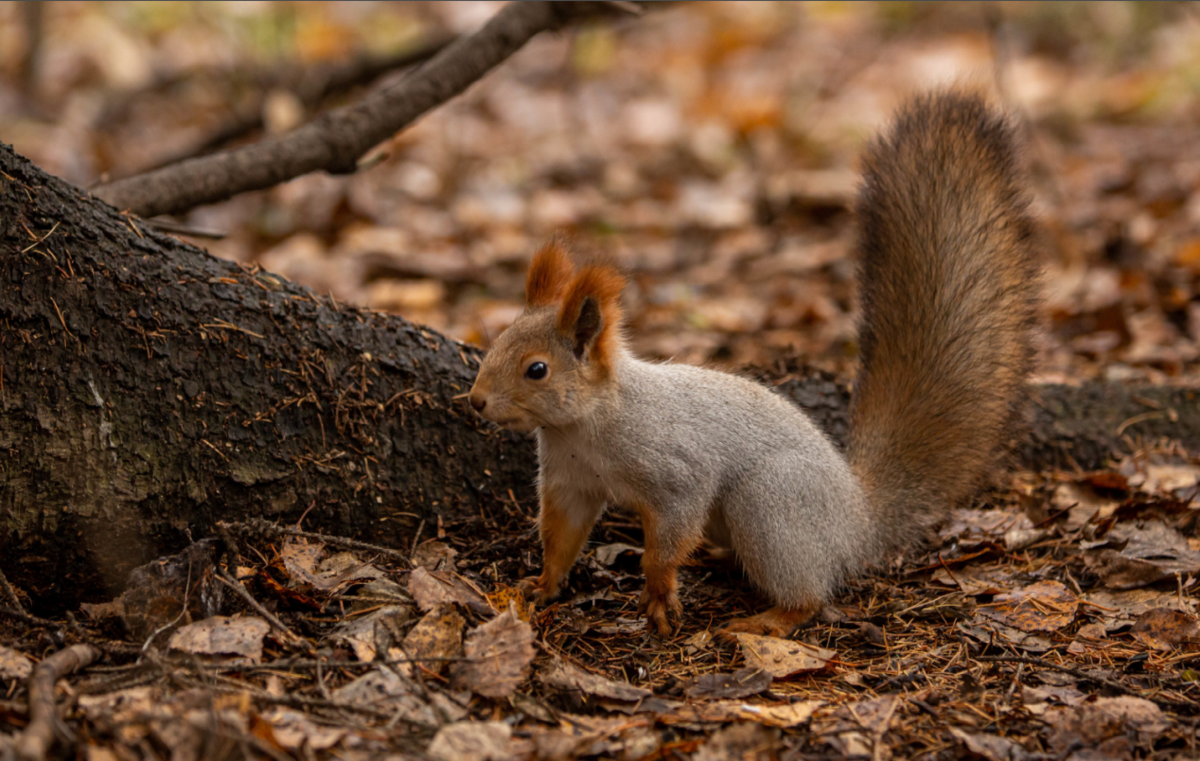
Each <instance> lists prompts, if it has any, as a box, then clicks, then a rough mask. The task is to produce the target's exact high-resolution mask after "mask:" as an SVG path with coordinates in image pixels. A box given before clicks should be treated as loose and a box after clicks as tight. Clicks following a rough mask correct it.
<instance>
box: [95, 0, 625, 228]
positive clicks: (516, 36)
mask: <svg viewBox="0 0 1200 761" xmlns="http://www.w3.org/2000/svg"><path fill="white" fill-rule="evenodd" d="M623 7H624V5H623V4H620V3H604V2H582V3H567V2H545V1H544V0H533V1H531V2H522V3H511V4H509V5H506V6H505V7H503V8H502V9H501V10H500V11H499V12H498V13H497V14H496V15H495V16H494V17H493V18H492V19H491V20H490V21H488V23H487V24H486V25H485V26H484V27H483V28H482V29H480V30H479V31H478V32H476V33H475V34H473V35H470V36H469V37H460V38H459V39H457V40H456V41H455V42H454V43H452V44H451V45H449V46H447V47H446V48H445V49H444V50H442V51H441V52H439V53H438V54H437V55H435V56H434V57H433V58H432V59H430V60H429V61H428V62H426V63H425V64H424V65H423V66H421V67H420V68H419V69H417V70H416V71H415V72H413V73H412V74H411V75H410V76H408V77H406V78H405V79H404V80H403V81H401V82H399V83H397V84H395V85H392V86H389V87H385V88H382V89H377V90H375V91H373V92H371V93H369V94H368V95H367V96H366V97H364V98H363V99H362V100H360V101H358V102H356V103H353V104H351V105H348V106H344V107H342V108H338V109H334V110H332V111H329V112H326V113H324V114H322V115H321V116H319V117H318V118H316V119H314V120H313V121H311V122H309V123H308V124H305V125H304V126H302V127H299V128H297V129H295V130H292V131H291V132H289V133H287V134H285V135H280V136H278V137H273V138H268V139H266V140H262V141H260V142H258V143H255V144H253V145H249V146H246V147H244V148H237V149H234V150H230V151H225V152H222V153H216V154H213V155H211V156H204V157H202V158H195V159H189V160H187V161H183V162H181V163H179V164H174V165H172V166H168V167H164V168H162V169H158V170H155V171H153V172H147V173H146V174H141V175H138V176H136V177H130V178H127V179H124V180H118V181H116V182H112V183H108V184H106V185H101V186H100V187H98V188H96V189H95V193H96V195H97V196H99V197H100V198H102V199H104V200H105V201H108V202H109V203H111V204H112V205H114V206H116V207H117V208H120V209H127V210H130V211H132V212H133V213H135V214H139V215H141V216H143V217H152V216H155V215H157V214H174V213H178V212H182V211H187V210H188V209H192V208H194V207H196V206H201V205H203V204H207V203H214V202H216V201H223V200H225V199H227V198H231V197H232V196H234V195H237V194H238V193H245V192H247V191H250V190H261V189H263V188H270V187H274V186H275V185H278V184H279V183H281V182H286V181H287V180H290V179H292V178H294V177H299V176H300V175H302V174H307V173H309V172H316V171H319V170H324V171H327V172H332V173H342V174H345V173H349V172H353V171H354V170H355V168H356V167H357V163H358V160H359V159H360V158H361V157H362V156H363V155H364V154H365V153H366V152H367V151H369V150H370V149H371V148H373V147H374V146H376V145H378V144H379V143H381V142H383V141H384V140H386V139H388V138H389V137H391V136H392V135H394V134H395V133H397V132H399V131H400V130H401V129H403V128H405V127H407V126H408V125H409V124H411V123H413V122H414V121H416V120H417V119H418V118H419V117H421V116H422V115H424V114H425V113H427V112H428V111H430V110H432V109H434V108H436V107H437V106H439V105H441V104H442V103H445V102H446V101H448V100H450V99H451V98H453V97H454V96H456V95H458V94H459V93H461V92H463V91H464V90H466V89H467V88H468V87H470V86H471V85H472V84H474V83H475V82H476V81H478V80H479V79H480V78H482V77H483V76H484V75H486V74H487V73H488V72H489V71H491V70H492V69H493V68H495V67H496V66H498V65H499V64H500V63H502V62H503V61H504V60H505V59H507V58H508V57H509V56H511V55H512V54H513V53H515V52H517V51H518V50H520V49H521V48H522V47H524V46H525V43H527V42H528V41H529V40H531V39H532V38H533V37H535V36H537V35H538V34H540V33H541V32H544V31H547V30H551V29H557V28H559V27H560V26H562V25H563V24H564V23H566V22H568V21H570V20H571V19H573V18H577V17H580V16H586V15H593V14H596V13H600V12H612V11H613V9H614V8H623Z"/></svg>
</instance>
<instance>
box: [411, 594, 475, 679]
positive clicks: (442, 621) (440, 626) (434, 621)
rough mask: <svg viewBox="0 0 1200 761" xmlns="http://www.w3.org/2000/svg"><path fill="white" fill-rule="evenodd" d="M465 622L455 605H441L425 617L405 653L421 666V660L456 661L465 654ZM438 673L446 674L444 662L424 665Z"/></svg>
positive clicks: (412, 635) (418, 625) (417, 627)
mask: <svg viewBox="0 0 1200 761" xmlns="http://www.w3.org/2000/svg"><path fill="white" fill-rule="evenodd" d="M463 625H464V622H463V618H462V616H460V615H458V611H456V610H455V609H454V606H453V605H439V606H437V607H436V608H434V609H433V610H431V611H429V612H428V613H426V614H425V617H424V618H422V619H421V620H420V621H418V622H417V625H416V626H414V627H413V628H412V629H411V630H410V631H409V632H408V635H407V636H405V638H404V653H405V654H406V655H407V656H408V657H409V658H412V659H414V660H415V661H416V662H417V663H420V660H419V659H421V658H454V657H457V656H459V655H461V654H462V632H463ZM420 665H422V666H424V667H425V668H427V669H429V670H430V671H432V672H434V673H440V672H441V671H443V670H445V666H446V664H445V663H444V662H429V663H420Z"/></svg>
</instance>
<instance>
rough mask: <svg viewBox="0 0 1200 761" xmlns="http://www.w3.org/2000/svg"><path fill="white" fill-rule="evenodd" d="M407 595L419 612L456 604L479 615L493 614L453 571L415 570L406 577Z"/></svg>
mask: <svg viewBox="0 0 1200 761" xmlns="http://www.w3.org/2000/svg"><path fill="white" fill-rule="evenodd" d="M408 593H409V594H411V595H412V596H413V599H414V600H416V601H417V605H419V606H420V607H421V610H426V611H428V610H433V609H434V608H435V607H436V606H438V605H441V604H443V603H448V602H456V603H458V604H459V605H463V606H465V607H467V608H468V609H470V610H472V611H474V612H476V613H479V614H481V615H488V614H490V613H492V612H493V610H492V606H491V605H489V604H488V601H487V599H486V598H485V597H484V596H483V595H482V594H480V593H479V591H478V590H476V589H475V588H474V587H473V586H471V585H470V584H469V583H467V580H466V579H464V578H463V577H461V576H459V575H458V574H457V573H454V572H453V571H427V570H425V569H424V568H415V569H413V572H412V573H411V574H409V576H408Z"/></svg>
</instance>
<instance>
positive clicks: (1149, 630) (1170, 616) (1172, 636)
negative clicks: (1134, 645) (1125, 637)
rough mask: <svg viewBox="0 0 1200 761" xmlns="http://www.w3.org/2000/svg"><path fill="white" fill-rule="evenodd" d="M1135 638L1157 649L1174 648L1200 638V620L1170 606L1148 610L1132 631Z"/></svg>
mask: <svg viewBox="0 0 1200 761" xmlns="http://www.w3.org/2000/svg"><path fill="white" fill-rule="evenodd" d="M1130 634H1132V635H1133V638H1134V639H1136V640H1137V641H1138V642H1141V643H1142V644H1143V645H1145V646H1146V647H1149V648H1153V649H1155V650H1172V649H1174V648H1177V647H1179V646H1180V645H1184V644H1187V643H1190V642H1196V641H1197V640H1198V639H1200V621H1197V620H1196V618H1195V617H1194V616H1189V615H1188V614H1186V613H1181V612H1180V611H1178V610H1172V609H1170V608H1155V609H1153V610H1148V611H1146V612H1145V613H1143V614H1142V615H1141V617H1140V618H1138V621H1137V623H1136V624H1134V625H1133V629H1132V630H1131V631H1130Z"/></svg>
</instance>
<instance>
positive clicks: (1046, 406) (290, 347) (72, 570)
mask: <svg viewBox="0 0 1200 761" xmlns="http://www.w3.org/2000/svg"><path fill="white" fill-rule="evenodd" d="M0 283H2V285H0V328H2V330H0V570H3V572H4V573H5V574H6V575H7V576H8V578H9V579H10V580H11V581H12V582H13V583H14V584H15V585H17V586H19V587H21V588H23V589H24V590H25V591H27V592H29V593H30V594H31V596H32V597H33V598H34V601H35V607H37V608H38V609H40V610H46V611H53V610H54V609H56V608H62V607H65V606H69V605H72V604H74V602H75V601H77V600H79V599H87V598H92V599H96V598H97V597H100V596H102V595H106V594H110V593H112V592H113V591H115V590H116V589H118V588H119V587H120V586H121V585H122V584H123V583H124V580H125V578H126V575H127V574H128V572H129V570H130V569H131V568H133V567H135V566H137V565H140V564H142V563H144V562H146V561H148V560H150V559H152V558H154V557H157V556H160V555H163V554H168V553H171V552H174V551H177V550H178V549H179V548H180V547H182V546H183V545H184V544H186V543H187V540H188V537H189V536H191V537H193V538H196V539H199V538H201V537H203V536H205V535H206V534H208V533H210V532H211V531H212V529H213V526H214V523H215V522H216V521H218V520H237V519H241V518H245V517H249V516H264V517H267V518H270V519H277V520H281V521H288V522H294V521H296V520H297V519H299V518H300V517H301V516H302V515H305V516H306V517H305V519H304V521H305V523H304V525H305V527H306V528H310V529H323V530H327V531H334V532H337V533H338V534H340V535H344V536H352V537H357V538H360V539H364V540H366V541H371V542H375V543H380V544H388V545H393V546H408V545H409V543H411V542H412V540H413V535H414V533H416V531H417V528H418V526H420V525H421V523H422V522H426V523H429V522H434V521H437V520H438V519H439V517H444V518H447V519H456V518H462V517H465V516H474V515H478V514H479V513H480V512H481V511H487V510H489V509H494V508H495V507H496V505H497V504H499V502H511V501H512V500H514V499H515V500H516V501H517V502H518V503H520V504H522V505H523V506H525V507H527V508H530V507H532V504H533V500H534V496H533V489H532V483H533V475H534V471H535V468H536V464H535V457H534V452H533V447H532V445H531V443H530V442H529V440H528V439H526V438H524V437H520V436H516V435H513V434H510V433H506V432H490V431H488V430H487V429H486V428H485V427H484V426H482V425H481V424H480V423H479V422H478V421H477V419H476V418H475V416H474V415H473V413H472V412H471V410H470V409H469V407H468V406H467V405H466V404H465V400H464V399H462V398H461V395H462V394H464V393H465V392H466V391H467V389H468V388H469V387H470V384H471V381H472V378H473V377H474V373H475V370H476V368H477V366H478V362H479V356H480V354H479V352H478V350H476V349H473V348H471V347H468V346H463V345H461V344H458V343H456V342H454V341H452V340H450V339H447V338H445V337H443V336H440V335H438V334H437V333H434V332H433V331H430V330H427V329H423V328H420V327H418V326H415V325H412V324H411V323H408V322H406V321H404V320H403V319H401V318H399V317H391V316H385V315H381V314H376V313H371V312H368V311H365V310H362V309H355V308H350V307H346V306H340V305H337V304H335V303H333V302H332V301H331V300H329V299H327V298H324V297H321V296H317V295H316V294H314V293H313V292H312V291H310V290H308V289H306V288H302V287H300V286H297V285H295V284H292V283H289V282H287V281H284V280H282V279H281V278H279V277H277V276H274V275H270V274H267V273H264V272H258V271H256V270H253V269H250V268H246V267H242V266H239V265H237V264H234V263H231V262H226V261H223V260H220V259H216V258H214V257H212V256H209V255H208V254H207V253H205V252H203V251H200V250H198V249H196V248H194V247H192V246H190V245H187V244H185V243H182V242H180V241H178V240H176V239H174V238H170V237H167V236H164V235H160V234H157V233H155V232H153V231H151V230H150V229H148V228H147V227H146V226H145V225H144V224H142V223H141V222H140V221H139V220H138V219H136V218H133V217H126V216H122V215H120V214H118V213H117V212H116V211H115V210H114V209H112V208H111V207H109V206H107V205H106V204H104V203H101V202H100V201H97V200H95V199H93V198H92V197H90V196H88V195H86V194H85V193H83V192H82V191H80V190H78V189H76V188H74V187H71V186H70V185H67V184H66V183H64V182H62V181H61V180H59V179H57V178H54V177H50V176H48V175H46V174H45V173H43V172H42V171H40V170H39V169H38V168H36V167H34V166H33V165H31V164H30V163H29V162H28V161H26V160H24V159H23V158H21V157H19V156H16V155H15V154H14V153H13V152H12V151H11V149H9V148H7V147H6V146H2V145H0ZM793 375H795V373H794V372H788V368H784V369H783V370H773V371H764V373H763V376H764V377H765V378H767V379H768V380H769V381H770V382H772V383H774V384H775V385H776V386H777V387H778V388H779V389H780V390H781V391H782V392H783V393H785V394H786V395H788V396H790V397H791V398H793V399H794V400H796V401H797V402H798V403H799V404H800V405H801V406H803V407H805V408H806V409H807V410H808V411H809V412H810V413H811V414H812V415H813V417H814V418H815V419H816V420H817V422H818V423H819V424H820V425H822V426H823V427H824V428H825V429H826V430H827V431H829V432H830V433H831V435H832V436H833V437H834V438H835V439H838V440H840V441H844V440H845V434H846V431H847V418H846V405H847V401H848V398H849V393H848V390H847V385H846V384H845V383H844V382H840V381H838V380H837V379H834V378H832V377H829V376H825V375H820V374H816V375H811V374H809V375H807V376H806V377H804V378H795V377H792V376H793ZM1195 393H1196V392H1195V391H1194V390H1188V389H1170V388H1156V387H1143V388H1127V387H1123V386H1119V385H1115V384H1092V385H1085V386H1083V387H1078V388H1076V387H1069V386H1045V387H1042V389H1041V396H1042V400H1043V401H1042V403H1041V405H1040V407H1039V408H1038V412H1037V417H1036V420H1035V422H1034V430H1033V434H1032V436H1031V437H1029V443H1028V444H1026V445H1025V446H1024V447H1023V448H1022V453H1023V455H1024V459H1025V461H1026V462H1027V464H1030V465H1032V466H1035V467H1037V466H1046V465H1052V466H1068V467H1069V466H1073V464H1076V463H1077V464H1078V465H1079V466H1081V467H1084V468H1093V467H1098V466H1100V465H1102V464H1103V460H1104V458H1105V457H1107V456H1108V455H1109V454H1110V453H1111V452H1112V451H1113V450H1114V447H1115V448H1123V447H1124V446H1125V445H1126V442H1124V441H1123V437H1124V436H1137V435H1140V436H1145V437H1148V438H1158V437H1170V438H1174V439H1179V440H1182V441H1183V443H1184V445H1185V446H1187V447H1189V448H1191V449H1196V450H1200V405H1198V404H1197V403H1196V399H1195ZM1122 425H1124V426H1125V430H1123V431H1122V434H1121V435H1118V434H1117V430H1118V429H1120V428H1121V427H1122ZM431 533H432V531H430V532H427V533H426V534H425V535H426V536H428V535H431Z"/></svg>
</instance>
